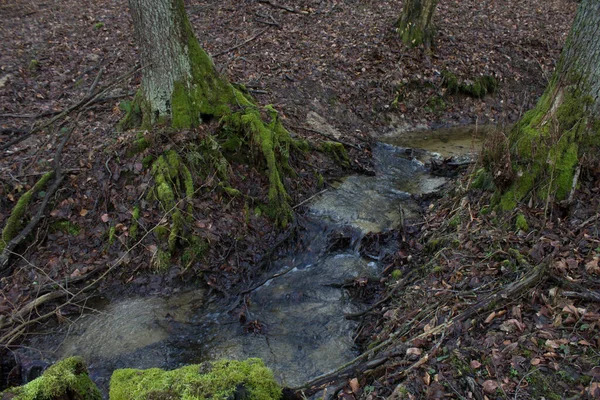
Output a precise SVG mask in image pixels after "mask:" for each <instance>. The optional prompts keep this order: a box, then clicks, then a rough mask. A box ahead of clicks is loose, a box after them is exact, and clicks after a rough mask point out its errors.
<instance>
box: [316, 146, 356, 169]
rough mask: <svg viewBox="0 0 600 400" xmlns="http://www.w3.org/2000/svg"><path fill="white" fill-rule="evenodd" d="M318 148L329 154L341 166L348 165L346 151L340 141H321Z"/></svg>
mask: <svg viewBox="0 0 600 400" xmlns="http://www.w3.org/2000/svg"><path fill="white" fill-rule="evenodd" d="M320 150H321V151H322V152H323V153H326V154H329V155H331V157H332V158H333V159H334V160H335V161H336V162H337V163H338V164H339V165H341V166H342V167H346V168H348V167H350V158H348V152H346V148H345V147H344V145H343V144H341V143H340V142H332V141H327V142H323V143H321V146H320Z"/></svg>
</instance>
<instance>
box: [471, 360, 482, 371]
mask: <svg viewBox="0 0 600 400" xmlns="http://www.w3.org/2000/svg"><path fill="white" fill-rule="evenodd" d="M469 365H470V366H471V368H473V369H478V368H479V367H481V363H480V362H479V361H477V360H471V362H470V363H469Z"/></svg>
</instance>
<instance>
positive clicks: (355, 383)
mask: <svg viewBox="0 0 600 400" xmlns="http://www.w3.org/2000/svg"><path fill="white" fill-rule="evenodd" d="M349 385H350V389H351V390H352V393H354V394H358V391H359V390H360V385H359V383H358V379H356V378H352V379H350V382H349Z"/></svg>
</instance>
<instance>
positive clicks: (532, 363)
mask: <svg viewBox="0 0 600 400" xmlns="http://www.w3.org/2000/svg"><path fill="white" fill-rule="evenodd" d="M541 362H542V360H541V359H539V358H537V357H536V358H534V359H532V360H531V362H530V364H531V365H533V366H536V365H540V363H541Z"/></svg>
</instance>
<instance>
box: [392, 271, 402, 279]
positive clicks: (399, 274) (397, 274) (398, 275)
mask: <svg viewBox="0 0 600 400" xmlns="http://www.w3.org/2000/svg"><path fill="white" fill-rule="evenodd" d="M391 276H392V280H394V281H397V280H399V279H400V278H402V271H401V270H399V269H395V270H393V271H392V274H391Z"/></svg>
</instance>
